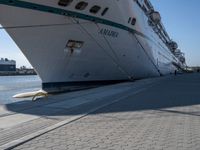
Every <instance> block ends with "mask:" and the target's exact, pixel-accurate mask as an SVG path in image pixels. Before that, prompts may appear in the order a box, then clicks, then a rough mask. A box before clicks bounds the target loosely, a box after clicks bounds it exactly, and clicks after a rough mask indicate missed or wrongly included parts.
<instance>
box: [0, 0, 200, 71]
mask: <svg viewBox="0 0 200 150" xmlns="http://www.w3.org/2000/svg"><path fill="white" fill-rule="evenodd" d="M151 2H152V3H153V5H154V7H155V9H156V10H158V11H159V12H160V13H161V16H162V21H163V23H164V25H165V27H166V29H167V31H168V33H169V35H170V36H171V38H172V39H173V40H175V41H177V43H178V44H179V47H180V49H181V50H182V51H183V52H184V53H185V54H186V59H187V64H188V65H193V66H194V65H199V66H200V46H199V44H200V38H199V36H200V16H199V14H200V0H151ZM0 57H7V58H9V59H14V60H16V61H17V66H18V67H19V66H22V65H25V66H27V67H30V66H31V65H30V64H29V62H28V61H27V60H26V58H25V57H24V55H23V54H22V53H21V51H20V50H19V49H18V48H17V46H16V44H15V43H14V42H13V41H12V39H11V38H10V37H9V36H8V35H7V34H6V32H5V31H3V30H0Z"/></svg>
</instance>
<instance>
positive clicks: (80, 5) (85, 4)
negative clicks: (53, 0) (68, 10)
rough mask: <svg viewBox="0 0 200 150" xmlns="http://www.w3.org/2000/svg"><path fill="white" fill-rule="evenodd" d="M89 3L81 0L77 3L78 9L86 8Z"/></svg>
mask: <svg viewBox="0 0 200 150" xmlns="http://www.w3.org/2000/svg"><path fill="white" fill-rule="evenodd" d="M87 5H88V3H86V2H79V3H78V4H77V5H76V7H75V8H76V9H79V10H84V9H85V8H86V7H87Z"/></svg>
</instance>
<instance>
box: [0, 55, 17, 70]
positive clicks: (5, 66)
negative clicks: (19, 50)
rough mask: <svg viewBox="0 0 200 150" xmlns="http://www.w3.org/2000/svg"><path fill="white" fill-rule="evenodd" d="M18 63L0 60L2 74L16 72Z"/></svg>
mask: <svg viewBox="0 0 200 150" xmlns="http://www.w3.org/2000/svg"><path fill="white" fill-rule="evenodd" d="M15 71H16V61H14V60H8V59H7V58H5V59H4V58H1V59H0V72H15Z"/></svg>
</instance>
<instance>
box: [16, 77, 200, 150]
mask: <svg viewBox="0 0 200 150" xmlns="http://www.w3.org/2000/svg"><path fill="white" fill-rule="evenodd" d="M188 76H189V77H188ZM188 76H180V77H179V78H175V79H174V78H167V79H166V80H162V81H161V82H160V83H159V84H158V85H156V86H155V87H152V88H150V89H147V90H146V91H144V92H141V93H139V94H136V95H133V96H131V97H129V98H126V99H124V100H121V101H120V102H118V103H115V104H113V105H110V106H107V107H104V108H102V109H100V110H98V111H97V112H95V113H92V114H90V115H88V116H86V117H84V118H82V119H80V120H77V121H75V122H72V123H70V124H68V125H65V126H63V127H60V128H58V129H55V130H54V131H51V132H49V133H46V134H44V135H42V136H40V137H37V138H35V139H33V140H31V141H29V142H27V143H24V144H22V145H20V146H18V147H16V148H15V149H20V150H27V148H28V147H29V148H34V149H37V148H39V146H43V148H46V149H70V150H74V149H80V150H82V149H110V150H112V149H113V150H116V149H120V150H121V149H122V150H123V149H125V150H129V149H130V150H199V149H200V92H199V90H200V82H199V81H200V78H199V77H200V75H198V78H197V77H193V76H192V75H188ZM158 92H159V93H158Z"/></svg>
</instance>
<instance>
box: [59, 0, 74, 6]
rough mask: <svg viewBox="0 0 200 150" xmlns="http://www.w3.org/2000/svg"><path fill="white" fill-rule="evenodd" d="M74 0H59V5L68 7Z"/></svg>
mask: <svg viewBox="0 0 200 150" xmlns="http://www.w3.org/2000/svg"><path fill="white" fill-rule="evenodd" d="M72 1H73V0H59V2H58V5H60V6H64V7H66V6H68V5H69V4H70V3H71V2H72Z"/></svg>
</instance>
